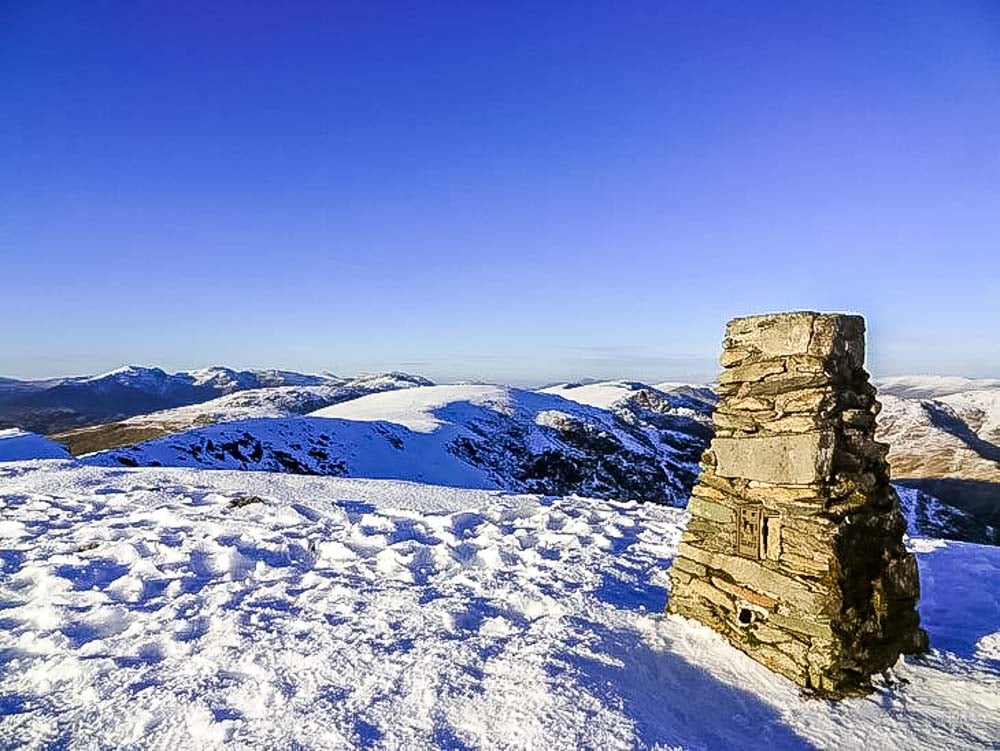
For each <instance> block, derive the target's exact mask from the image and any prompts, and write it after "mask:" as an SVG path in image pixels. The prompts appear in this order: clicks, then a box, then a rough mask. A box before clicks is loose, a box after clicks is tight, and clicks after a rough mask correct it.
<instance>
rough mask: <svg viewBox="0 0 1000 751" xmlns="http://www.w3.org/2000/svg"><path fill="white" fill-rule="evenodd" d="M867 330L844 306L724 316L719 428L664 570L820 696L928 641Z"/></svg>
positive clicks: (753, 650)
mask: <svg viewBox="0 0 1000 751" xmlns="http://www.w3.org/2000/svg"><path fill="white" fill-rule="evenodd" d="M864 334H865V326H864V319H863V318H861V317H860V316H851V315H839V314H835V315H830V314H819V313H811V312H802V313H784V314H778V315H765V316H753V317H750V318H738V319H736V320H733V321H731V322H730V323H729V325H728V327H727V331H726V338H725V341H724V343H723V353H722V357H721V363H722V366H723V368H724V370H723V372H722V374H721V376H720V377H719V388H718V392H719V396H720V398H721V400H720V402H719V404H718V407H717V409H716V412H715V415H714V417H713V422H714V426H715V437H714V439H713V440H712V443H711V446H710V447H709V449H708V450H707V451H706V452H705V454H704V456H703V459H702V472H701V475H700V477H699V480H698V483H697V485H696V486H695V488H694V490H693V492H692V496H691V500H690V503H689V505H688V510H689V511H690V514H691V518H690V521H689V523H688V526H687V529H686V530H685V533H684V537H683V540H682V542H681V544H680V547H679V549H678V553H677V556H676V558H675V559H674V562H673V564H672V566H671V570H670V577H671V590H670V601H669V610H670V612H672V613H677V614H680V615H683V616H687V617H690V618H694V619H696V620H698V621H701V622H702V623H704V624H706V625H708V626H710V627H712V628H714V629H716V630H717V631H719V632H721V633H722V634H723V635H724V636H726V637H727V638H728V639H729V640H730V641H731V642H732V643H733V644H734V645H735V646H737V647H738V648H740V649H741V650H743V651H744V652H746V653H747V654H749V655H750V656H751V657H753V658H754V659H756V660H758V661H759V662H761V663H763V664H765V665H766V666H768V667H769V668H771V669H772V670H774V671H776V672H778V673H781V674H783V675H785V676H787V677H788V678H790V679H792V680H793V681H795V682H797V683H799V684H800V685H802V686H804V687H807V688H809V689H812V690H815V691H816V692H817V693H819V694H822V695H826V696H840V695H845V694H849V693H855V692H858V691H864V690H866V689H867V688H868V687H869V686H870V683H869V678H870V676H871V675H872V674H873V673H875V672H878V671H883V670H885V669H886V668H888V667H890V666H892V665H893V664H894V663H895V662H896V660H897V659H898V657H899V655H900V654H901V653H912V652H919V651H922V650H923V649H926V645H927V637H926V634H925V633H924V632H923V631H922V630H921V629H920V625H919V617H918V615H917V612H916V603H917V599H918V597H919V581H918V576H917V567H916V562H915V560H914V558H913V556H912V555H910V554H909V553H908V552H907V551H906V549H905V548H904V547H903V531H904V529H905V524H904V521H903V518H902V516H901V514H900V512H899V500H898V498H897V496H896V493H895V491H894V490H893V489H892V487H891V485H890V484H889V467H888V464H887V462H886V454H887V452H888V446H886V445H885V444H881V443H878V442H876V441H875V439H874V432H875V417H876V415H877V414H878V410H879V404H878V402H877V401H876V400H875V388H874V387H873V386H872V385H871V384H870V383H869V382H868V374H867V373H866V372H865V370H864Z"/></svg>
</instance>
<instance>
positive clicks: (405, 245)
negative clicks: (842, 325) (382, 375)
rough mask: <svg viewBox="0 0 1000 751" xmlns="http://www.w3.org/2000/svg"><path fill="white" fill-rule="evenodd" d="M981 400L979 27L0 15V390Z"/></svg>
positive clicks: (785, 11)
mask: <svg viewBox="0 0 1000 751" xmlns="http://www.w3.org/2000/svg"><path fill="white" fill-rule="evenodd" d="M799 308H809V309H822V310H849V311H855V312H860V313H863V314H865V315H866V316H867V318H868V322H869V330H870V337H869V349H870V356H869V367H870V369H871V370H872V371H873V372H874V373H876V374H877V375H892V374H900V373H915V372H916V373H948V374H961V375H969V376H1000V333H998V332H1000V3H997V2H995V0H980V1H978V2H977V1H976V0H969V1H965V0H942V1H941V2H924V1H920V0H901V1H900V2H871V1H865V2H856V3H855V2H836V3H804V2H795V1H793V0H788V2H773V3H772V2H753V3H745V2H726V3H722V2H705V1H704V0H690V1H689V2H670V1H667V0H664V1H661V2H648V3H647V2H607V3H597V2H542V3H516V2H513V3H512V2H497V3H486V2H474V3H469V2H454V3H440V2H384V3H382V2H370V1H366V2H356V3H354V2H324V3H315V4H311V3H296V2H290V3H272V2H260V3H250V2H212V3H203V2H97V1H96V0H95V1H92V2H80V3H77V2H57V3H47V2H39V1H37V0H23V1H22V2H17V1H15V0H8V2H4V3H2V4H0V310H2V312H3V315H2V317H0V375H7V376H15V377H42V376H54V375H68V374H77V373H87V372H95V371H102V370H108V369H111V368H114V367H117V366H119V365H122V364H125V363H141V364H147V365H158V366H161V367H164V368H166V369H168V370H176V369H182V368H190V367H201V366H206V365H210V364H216V363H218V364H226V365H231V366H241V367H243V366H277V367H286V368H293V369H299V370H308V371H317V370H331V371H333V372H337V373H343V374H350V373H354V372H359V371H372V370H384V369H389V368H403V369H407V370H411V371H414V372H419V373H423V374H425V375H427V376H429V377H432V378H436V379H441V380H448V379H453V378H474V379H486V380H501V381H510V382H517V383H531V382H542V381H551V380H562V379H570V378H579V377H585V376H595V377H611V376H620V377H628V378H641V379H648V380H662V379H695V380H700V379H704V378H709V377H711V376H712V375H713V374H714V373H715V371H716V369H717V366H716V364H715V357H716V354H717V351H718V349H719V345H720V340H721V337H722V332H723V328H724V325H725V322H726V320H727V319H729V318H731V317H733V316H736V315H743V314H749V313H758V312H766V311H773V310H783V309H799Z"/></svg>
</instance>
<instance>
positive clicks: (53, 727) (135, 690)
mask: <svg viewBox="0 0 1000 751" xmlns="http://www.w3.org/2000/svg"><path fill="white" fill-rule="evenodd" d="M0 509H2V510H3V513H2V514H0V539H2V540H3V544H2V546H0V547H2V550H0V618H2V622H3V627H2V628H0V738H2V739H3V744H2V745H4V746H8V745H9V746H10V747H17V748H20V747H25V748H52V747H98V746H99V747H116V748H120V747H129V746H137V745H141V746H144V747H167V746H169V747H174V748H201V747H231V748H262V749H263V748H294V747H298V748H347V747H386V748H406V749H419V748H450V749H451V748H511V749H520V748H524V749H527V748H535V749H538V748H545V749H551V750H552V751H561V750H562V749H575V748H581V747H587V748H609V749H610V748H637V749H644V748H649V749H651V748H701V749H717V748H719V749H721V748H743V749H767V750H768V751H775V750H776V749H806V748H831V749H832V748H860V747H865V748H907V749H940V748H949V749H955V748H986V747H991V746H993V745H995V743H996V739H997V738H998V737H1000V649H998V645H1000V599H998V595H997V593H998V592H1000V548H994V547H980V546H976V545H966V544H955V543H943V542H941V541H935V540H914V541H912V544H913V547H914V549H915V551H916V553H917V559H918V563H919V566H920V575H921V581H922V583H923V599H922V601H921V606H920V607H921V617H922V621H923V623H924V625H925V627H926V628H927V630H928V632H929V634H930V638H931V645H932V652H931V653H930V654H929V655H928V656H926V657H924V658H921V659H908V658H904V659H903V660H901V661H900V662H899V663H898V664H897V665H896V667H895V669H894V671H893V673H892V674H891V675H890V676H889V678H890V682H888V683H882V684H881V685H880V686H879V688H878V690H877V692H876V693H875V694H873V695H872V696H869V697H865V698H858V699H849V700H845V701H843V702H839V703H836V704H834V703H830V702H825V701H819V700H816V699H811V698H807V697H804V696H803V695H802V694H801V693H800V692H799V691H798V689H797V688H796V687H795V686H794V685H793V684H791V683H790V682H788V681H786V680H784V679H782V678H780V677H778V676H776V675H774V674H773V673H771V672H770V671H768V670H767V669H765V668H764V667H762V666H760V665H758V664H757V663H755V662H753V661H752V660H751V659H750V658H748V657H746V656H745V655H743V654H742V653H740V652H739V651H737V650H736V649H734V648H733V647H731V646H729V645H728V644H727V643H726V642H725V641H724V640H723V639H722V638H721V637H719V636H718V635H716V634H715V633H713V632H712V631H710V630H708V629H707V628H704V627H702V626H699V625H697V624H695V623H693V622H691V621H686V620H684V619H682V618H678V617H675V616H665V615H663V610H664V606H665V603H666V600H667V590H666V581H667V580H666V576H665V573H666V568H667V566H668V565H669V563H670V560H671V557H672V556H673V554H674V550H675V547H676V544H677V541H678V539H679V537H680V533H681V529H682V526H683V523H684V519H685V514H684V512H682V511H680V510H678V509H672V508H668V507H664V506H658V505H653V504H637V503H616V502H609V501H598V500H587V499H582V498H564V499H552V498H545V497H538V496H524V495H509V494H504V493H499V492H491V491H476V490H458V489H452V488H443V487H431V486H423V485H417V484H412V483H400V482H393V481H377V480H351V479H336V478H315V477H296V476H291V475H274V474H269V473H261V472H257V473H244V472H200V471H191V470H178V469H169V470H168V469H140V470H128V469H124V470H123V469H121V468H118V469H103V468H93V467H85V466H80V465H71V464H69V463H65V462H35V463H26V464H9V465H3V466H0Z"/></svg>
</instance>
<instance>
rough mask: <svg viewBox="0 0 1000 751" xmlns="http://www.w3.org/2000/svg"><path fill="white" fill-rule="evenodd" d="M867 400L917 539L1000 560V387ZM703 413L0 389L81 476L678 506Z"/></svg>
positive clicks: (564, 387)
mask: <svg viewBox="0 0 1000 751" xmlns="http://www.w3.org/2000/svg"><path fill="white" fill-rule="evenodd" d="M876 383H877V385H878V387H879V398H880V400H881V402H882V404H883V409H882V412H881V414H880V415H879V418H878V436H879V439H880V440H883V441H885V442H887V443H889V444H890V447H891V451H890V454H889V461H890V464H891V466H892V474H893V479H894V482H896V483H897V484H898V485H899V486H900V487H902V488H909V489H911V490H907V491H904V492H903V493H902V496H903V506H904V512H906V514H907V516H908V519H909V520H910V522H911V527H913V528H916V529H921V530H923V531H924V532H925V533H927V534H931V535H934V536H944V537H952V538H955V539H965V540H972V541H977V542H993V543H1000V532H998V530H1000V381H998V380H975V379H965V378H952V377H939V376H919V377H901V378H892V379H884V380H881V381H876ZM714 403H715V395H714V393H713V392H712V390H711V388H710V387H709V386H704V385H687V384H677V383H661V384H655V385H652V386H650V385H646V384H642V383H637V382H629V381H587V382H580V383H574V384H555V385H552V386H548V387H546V388H544V389H540V390H538V391H534V392H533V391H525V390H520V389H513V388H507V387H502V386H479V385H450V386H432V384H431V382H430V381H428V380H427V379H425V378H421V377H419V376H413V375H408V374H404V373H387V374H380V375H373V376H361V377H357V378H350V379H348V378H339V377H336V376H332V375H329V374H324V375H305V374H301V373H293V372H288V371H278V370H262V371H236V370H231V369H229V368H209V369H205V370H198V371H190V372H184V373H175V374H167V373H165V372H164V371H162V370H159V369H157V368H138V367H130V368H123V369H121V370H117V371H113V372H111V373H107V374H104V375H101V376H92V377H81V378H66V379H55V380H48V381H35V382H25V381H16V380H12V379H0V426H3V427H19V428H24V429H27V430H34V431H35V432H40V433H46V434H48V435H49V436H50V437H52V438H53V439H55V440H57V441H58V442H60V443H62V444H63V445H65V446H67V447H68V448H69V449H70V451H71V452H72V453H73V454H75V455H78V456H79V455H85V454H91V456H87V457H86V458H85V459H84V461H86V462H89V463H99V464H116V465H137V466H138V465H166V466H200V467H206V468H229V469H260V470H276V471H284V472H295V473H311V474H331V475H349V476H359V477H392V478H399V479H412V480H425V481H430V482H437V483H441V484H451V485H463V484H464V485H471V486H473V487H489V488H500V489H506V490H526V491H532V492H539V493H549V494H553V495H556V494H559V495H563V494H567V493H579V494H582V495H592V496H597V497H605V498H610V497H621V498H631V497H634V498H641V499H645V500H654V501H658V502H665V503H671V504H675V505H683V503H684V502H685V501H686V498H687V493H688V491H689V490H690V487H691V484H692V483H693V481H694V478H695V475H696V473H697V461H698V457H699V456H700V453H701V451H702V450H703V449H704V448H705V447H706V446H707V444H708V441H709V440H710V438H711V412H712V409H713V406H714ZM421 426H423V427H421ZM11 435H13V434H11ZM7 445H8V447H12V446H14V443H13V442H12V441H8V443H7ZM17 445H18V446H20V447H22V448H21V449H19V451H21V453H23V452H24V450H25V449H24V448H23V447H26V446H32V445H40V444H34V443H31V442H30V441H27V439H26V438H25V437H24V436H20V437H19V438H18V444H17ZM11 450H13V449H11ZM50 455H51V449H50Z"/></svg>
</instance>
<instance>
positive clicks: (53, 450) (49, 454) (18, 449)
mask: <svg viewBox="0 0 1000 751" xmlns="http://www.w3.org/2000/svg"><path fill="white" fill-rule="evenodd" d="M69 458H71V457H70V454H69V452H68V451H67V450H66V449H65V448H63V446H62V445H60V444H58V443H56V442H55V441H50V440H49V439H48V438H44V437H43V436H40V435H36V434H35V433H28V432H26V431H24V430H18V429H17V428H10V429H7V430H0V462H18V461H24V460H25V459H69Z"/></svg>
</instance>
